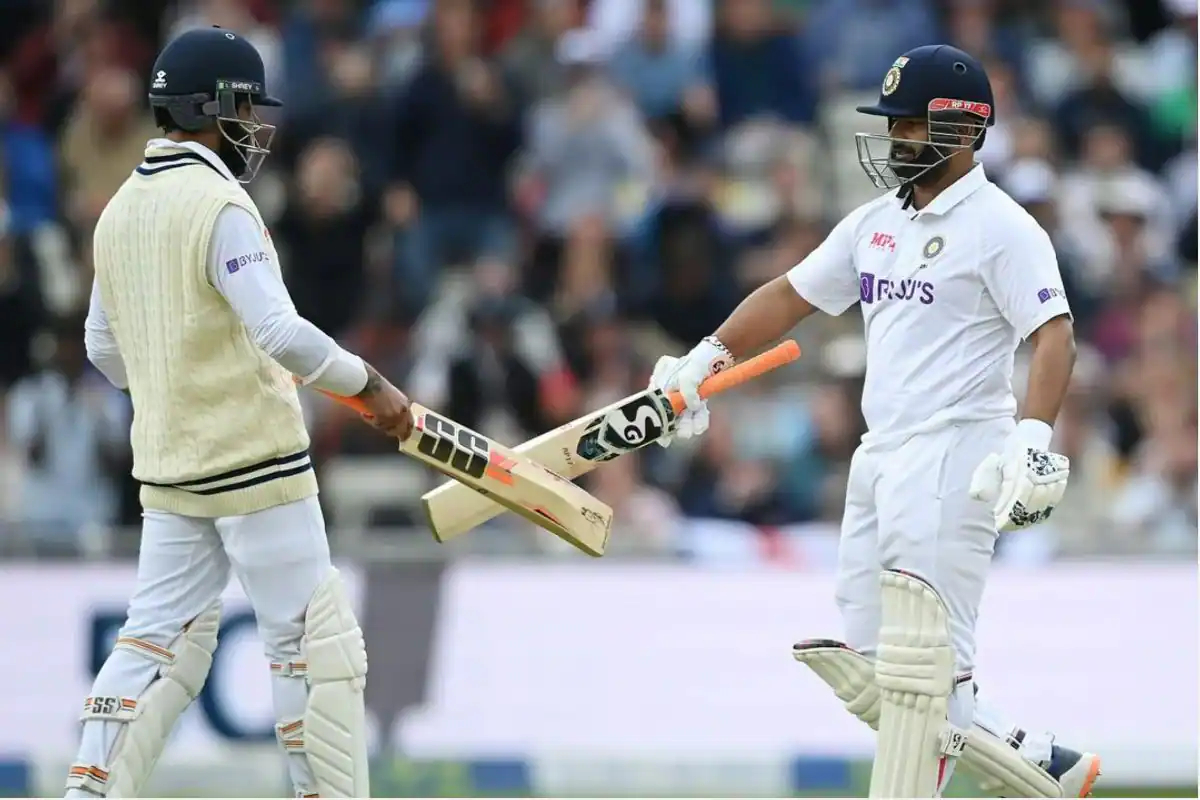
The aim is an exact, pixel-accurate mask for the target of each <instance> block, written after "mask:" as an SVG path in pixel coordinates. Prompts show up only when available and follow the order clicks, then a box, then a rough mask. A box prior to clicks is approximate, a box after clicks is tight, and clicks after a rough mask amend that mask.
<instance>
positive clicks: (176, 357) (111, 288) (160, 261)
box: [93, 146, 317, 517]
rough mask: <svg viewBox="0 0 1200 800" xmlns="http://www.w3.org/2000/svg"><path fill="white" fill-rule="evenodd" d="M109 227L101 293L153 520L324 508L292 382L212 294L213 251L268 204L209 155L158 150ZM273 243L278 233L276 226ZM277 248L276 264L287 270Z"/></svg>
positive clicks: (119, 201)
mask: <svg viewBox="0 0 1200 800" xmlns="http://www.w3.org/2000/svg"><path fill="white" fill-rule="evenodd" d="M146 157H147V162H146V163H145V164H143V166H141V167H139V168H138V170H137V171H135V172H134V173H133V174H132V175H131V176H130V177H129V179H128V180H127V181H126V182H125V183H124V185H122V187H121V188H120V189H119V190H118V191H117V193H116V195H114V196H113V198H112V200H111V201H110V202H109V204H108V206H107V207H106V208H105V209H104V212H103V214H101V216H100V219H99V221H98V222H97V224H96V230H95V235H94V240H93V253H94V261H95V270H96V280H97V284H98V286H99V290H100V296H101V300H102V302H103V305H104V309H105V313H106V314H107V316H108V319H109V324H110V325H111V326H112V329H113V333H114V335H115V337H116V340H117V344H118V346H119V347H120V351H121V356H122V358H123V360H124V362H125V367H126V371H127V373H128V377H129V392H130V395H131V397H132V398H133V408H134V416H133V431H132V445H133V461H134V463H133V476H134V477H135V478H136V479H137V480H139V481H140V482H141V483H142V490H141V500H142V505H143V506H144V507H145V508H150V509H158V510H162V511H169V512H173V513H176V514H183V515H187V516H196V517H223V516H234V515H239V514H249V513H252V512H255V511H260V510H262V509H265V508H270V507H272V506H276V505H281V504H283V503H289V502H292V501H295V500H300V499H302V498H305V497H311V496H312V495H314V494H316V493H317V482H316V477H315V475H314V474H313V469H312V464H311V462H310V460H309V457H308V452H307V451H308V446H309V437H308V432H307V431H306V429H305V426H304V419H303V415H302V413H301V410H300V401H299V397H298V396H297V393H296V387H295V384H294V383H293V381H292V377H291V375H289V374H288V372H287V371H286V370H284V369H283V368H282V367H280V366H279V365H278V364H276V363H275V362H274V361H273V360H271V358H269V357H268V356H267V355H266V354H265V353H264V352H262V350H260V349H259V348H258V347H257V346H256V345H255V344H254V342H253V340H252V339H251V338H250V334H249V332H248V331H247V330H246V328H245V326H244V325H243V324H242V322H241V320H239V319H238V317H237V315H236V314H235V313H234V312H233V310H232V309H231V308H230V307H229V305H228V303H227V302H226V301H225V299H224V298H223V297H222V296H221V295H220V293H218V292H217V291H216V290H215V289H214V288H213V287H212V285H211V283H210V281H209V277H208V266H207V265H208V258H209V243H210V241H211V239H212V234H213V228H214V225H215V223H216V219H217V215H218V214H219V213H220V211H221V210H222V209H223V208H225V206H227V205H230V204H233V205H236V206H240V207H242V208H244V209H246V210H247V211H248V212H250V213H251V214H252V215H253V216H254V217H255V219H257V220H258V221H259V223H260V224H261V223H262V217H261V216H260V215H259V213H258V209H257V208H256V207H255V205H254V201H253V200H251V198H250V196H249V195H247V194H246V192H245V190H244V189H242V187H241V185H240V184H238V183H237V182H235V181H232V180H229V179H228V178H227V177H226V176H225V175H223V174H221V173H220V172H219V171H218V170H217V169H216V168H215V167H213V166H212V165H211V164H208V163H207V162H206V161H204V159H203V157H202V156H200V155H199V154H197V153H194V152H192V151H189V150H185V149H182V148H179V149H175V148H163V147H153V146H152V147H149V148H147V150H146ZM263 230H264V231H265V230H266V226H265V225H264V226H263ZM265 240H266V248H267V252H266V256H267V260H268V261H269V263H265V264H261V263H260V264H255V265H254V268H255V269H273V270H276V271H278V270H279V268H280V267H279V259H278V256H277V255H276V253H275V248H274V246H273V245H272V244H271V242H270V238H269V236H268V237H265Z"/></svg>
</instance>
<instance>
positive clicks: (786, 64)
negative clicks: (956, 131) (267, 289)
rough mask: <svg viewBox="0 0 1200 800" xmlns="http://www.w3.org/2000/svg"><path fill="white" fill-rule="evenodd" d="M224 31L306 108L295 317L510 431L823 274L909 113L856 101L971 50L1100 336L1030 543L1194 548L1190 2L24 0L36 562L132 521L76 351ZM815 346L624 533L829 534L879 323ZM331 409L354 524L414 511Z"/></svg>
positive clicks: (9, 104)
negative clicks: (868, 343) (840, 223)
mask: <svg viewBox="0 0 1200 800" xmlns="http://www.w3.org/2000/svg"><path fill="white" fill-rule="evenodd" d="M210 24H216V25H221V26H223V27H227V28H230V29H233V30H236V31H239V32H241V33H242V34H244V35H245V36H246V37H247V38H249V39H250V40H251V41H253V42H254V43H255V44H256V45H257V46H258V48H259V50H260V51H261V53H262V54H263V57H264V60H265V62H266V65H267V71H268V80H269V84H270V87H271V92H272V94H276V95H279V96H281V97H283V98H284V100H285V102H286V106H285V108H284V109H282V111H281V114H280V115H278V116H277V117H275V118H273V119H271V120H270V121H273V122H276V123H278V125H279V131H278V134H277V135H276V137H275V140H274V143H273V153H272V156H271V157H270V158H269V159H268V161H267V167H266V169H265V170H264V172H263V174H261V175H260V177H259V178H258V179H257V181H256V182H255V183H253V184H251V185H250V187H249V189H250V191H251V193H252V194H253V195H254V197H255V199H256V200H257V201H258V203H259V205H260V207H261V209H262V211H263V214H264V217H265V218H266V219H267V221H268V223H269V225H270V228H271V232H272V238H273V240H274V242H275V243H276V245H277V247H278V249H279V251H280V254H281V258H282V260H283V266H284V269H285V273H286V277H287V281H288V284H289V286H290V289H291V292H292V294H293V297H294V299H295V302H296V305H297V307H298V309H299V310H300V312H301V313H302V314H303V315H305V316H306V317H308V318H309V319H311V320H312V321H313V322H315V323H316V324H317V325H319V326H320V327H322V328H323V329H324V330H326V331H327V332H329V333H330V334H331V335H333V336H334V337H336V338H338V339H339V340H340V341H342V342H343V343H345V344H346V345H347V346H349V347H351V348H352V349H354V350H356V351H357V352H359V353H361V354H362V355H364V357H366V358H367V359H368V360H369V361H371V362H372V363H373V364H375V365H376V366H377V367H379V368H380V369H381V370H382V371H384V372H385V373H387V374H388V375H389V377H391V378H392V379H393V380H394V381H395V382H396V383H397V385H399V386H401V387H403V388H404V389H405V390H406V391H408V392H409V394H410V395H411V396H412V397H413V398H414V399H418V400H420V401H421V402H423V403H425V404H427V405H430V406H433V407H435V408H439V409H442V410H443V411H444V412H445V413H446V414H447V415H448V416H450V417H451V418H453V419H456V420H459V421H461V422H463V423H465V424H467V425H469V426H472V427H475V428H477V429H480V430H482V431H484V432H486V433H489V434H490V435H492V436H494V437H496V438H498V439H500V440H502V441H505V442H510V443H513V444H516V443H518V442H520V441H524V440H525V439H528V438H531V437H532V436H533V435H536V434H537V433H540V432H542V431H545V430H548V429H549V428H551V427H554V426H556V425H558V424H560V423H562V422H565V421H568V420H571V419H574V418H576V417H578V416H580V415H581V414H582V413H584V412H585V411H587V410H590V409H592V408H597V407H600V406H603V405H606V404H608V403H610V402H612V401H613V400H615V399H618V398H620V397H622V396H624V395H626V394H628V393H630V392H633V391H637V390H639V389H641V388H642V387H644V386H645V384H646V381H647V379H648V375H649V370H650V367H651V366H652V365H653V363H654V360H655V359H656V358H657V357H658V356H659V355H661V354H662V353H672V354H681V353H682V352H685V351H686V350H687V349H688V348H689V347H690V346H691V345H692V344H693V343H694V342H695V341H696V340H698V339H699V338H700V337H702V336H704V335H706V334H708V333H710V332H711V331H712V330H713V329H714V328H715V327H716V326H717V325H718V324H719V323H720V322H721V320H722V319H723V318H724V317H725V315H726V314H727V313H728V312H729V311H730V310H732V308H733V307H734V306H735V305H736V304H737V303H738V302H739V301H740V299H741V298H742V297H744V296H745V295H746V294H747V293H748V292H749V291H752V290H753V289H754V288H755V287H757V286H759V285H761V284H762V283H763V282H765V281H767V280H770V279H771V278H773V277H775V276H777V275H779V274H781V273H782V272H783V271H785V270H786V269H788V268H789V267H791V266H792V265H793V264H795V263H796V262H798V261H799V260H801V259H802V258H804V256H805V254H806V253H808V252H809V251H810V250H811V249H812V248H814V247H815V246H816V245H817V244H818V243H819V242H820V241H821V239H822V237H823V236H824V234H825V233H826V232H827V231H828V230H829V229H830V227H831V226H832V224H833V223H835V222H836V221H837V220H838V219H839V218H840V217H841V216H842V215H843V214H845V213H846V212H847V211H848V210H849V209H850V208H852V207H854V206H855V205H856V204H858V203H860V202H862V201H864V200H866V199H868V198H869V197H871V196H872V192H873V190H872V188H871V186H870V184H869V183H868V181H867V180H866V178H865V176H863V175H862V174H861V172H860V171H859V168H858V166H857V162H856V160H855V151H854V144H853V133H854V131H855V130H864V129H869V128H874V127H878V125H879V121H877V120H872V119H870V118H864V117H861V116H858V115H856V114H855V113H854V110H853V109H854V106H855V105H856V104H857V103H859V102H861V101H862V100H863V99H864V98H871V97H873V96H875V95H877V92H878V86H879V84H880V81H881V80H882V77H883V75H884V72H885V71H886V70H887V68H888V67H889V66H890V64H891V62H892V61H893V60H894V59H895V57H896V56H897V55H899V54H900V53H902V52H903V51H905V50H907V49H909V48H912V47H915V46H918V45H921V44H928V43H934V42H950V43H953V44H955V45H957V46H959V47H961V48H963V49H965V50H967V51H969V52H971V53H972V54H974V55H976V56H978V57H980V58H981V59H982V60H983V61H984V62H985V64H986V66H987V68H988V70H989V73H990V75H991V79H992V83H993V87H994V89H995V93H996V105H997V118H998V121H997V125H996V127H995V129H994V130H992V131H990V132H989V134H988V137H987V142H986V145H985V147H984V148H983V150H982V151H981V152H980V154H979V157H980V160H981V161H982V162H983V163H984V165H985V168H986V170H987V172H988V175H989V176H990V177H991V179H992V180H994V181H996V182H997V183H998V184H999V185H1001V186H1002V187H1003V188H1004V189H1006V190H1007V191H1008V192H1009V193H1010V194H1011V195H1012V197H1013V198H1014V199H1016V200H1017V201H1018V202H1020V203H1021V204H1023V205H1024V206H1025V207H1027V208H1028V209H1029V210H1030V212H1031V213H1033V214H1034V215H1035V216H1037V218H1038V219H1039V220H1040V221H1041V222H1042V224H1043V225H1044V226H1045V227H1046V229H1047V230H1048V231H1050V233H1051V235H1052V237H1053V239H1054V241H1055V243H1056V245H1057V247H1058V253H1059V260H1060V264H1061V267H1062V270H1063V273H1064V278H1065V280H1066V282H1067V290H1068V294H1069V296H1070V299H1071V304H1072V307H1073V309H1074V312H1075V315H1076V330H1077V334H1078V336H1079V338H1080V342H1081V345H1080V358H1079V364H1078V367H1077V369H1076V373H1075V379H1074V383H1073V385H1072V388H1071V392H1070V397H1069V399H1068V401H1067V404H1066V407H1065V408H1064V410H1063V413H1062V417H1061V419H1060V421H1059V423H1058V426H1057V429H1056V439H1057V441H1056V448H1057V449H1058V450H1059V451H1060V452H1063V453H1065V454H1067V455H1068V456H1070V458H1071V460H1072V478H1071V485H1070V489H1069V491H1068V493H1067V497H1066V500H1065V501H1064V504H1063V506H1062V507H1061V508H1060V509H1059V510H1058V512H1057V514H1056V515H1055V517H1054V518H1053V519H1052V520H1051V522H1050V523H1048V524H1047V525H1044V526H1042V527H1041V528H1040V529H1038V530H1035V531H1030V532H1027V533H1023V534H1020V535H1019V536H1013V537H1007V538H1005V539H1004V540H1002V542H1001V557H1007V558H1013V559H1018V558H1024V559H1026V560H1033V561H1039V560H1044V559H1050V558H1056V557H1072V556H1089V555H1096V554H1113V555H1126V554H1149V555H1163V554H1193V553H1195V551H1196V545H1197V530H1196V528H1197V521H1196V492H1197V483H1196V481H1197V471H1196V453H1197V449H1196V445H1197V428H1196V424H1197V418H1196V386H1197V371H1196V370H1197V353H1196V330H1197V328H1196V292H1197V288H1196V261H1197V255H1196V243H1197V229H1196V211H1197V203H1196V200H1197V184H1196V168H1197V151H1196V120H1197V106H1196V72H1197V70H1196V66H1197V50H1196V0H1124V2H1120V1H1119V0H1040V1H1038V2H1035V1H1034V0H374V2H370V1H369V0H358V1H357V2H356V0H290V1H289V0H180V1H179V2H173V3H171V2H166V3H164V2H146V0H3V2H0V67H2V69H0V397H2V403H3V411H4V416H3V418H4V425H3V430H2V433H0V478H2V480H3V484H2V486H0V498H2V500H0V519H3V520H6V523H5V524H7V526H8V527H7V529H6V530H8V531H9V532H10V533H8V534H6V535H5V536H4V541H5V542H6V545H11V544H12V543H13V542H20V543H21V544H20V546H21V547H22V548H28V549H29V550H32V551H35V552H57V551H60V550H61V551H63V552H75V551H76V550H78V549H80V548H82V549H83V550H84V551H87V550H88V548H90V547H93V546H100V545H97V544H96V543H97V542H103V541H106V539H105V536H106V533H105V532H106V531H107V530H108V529H109V528H110V527H112V526H120V525H130V524H133V525H136V523H137V521H138V509H137V499H136V486H134V485H133V483H132V480H131V479H130V478H129V477H128V473H129V458H130V457H129V452H128V444H127V436H126V434H127V430H128V423H129V418H130V414H131V411H130V409H129V407H128V405H127V403H126V401H125V398H124V396H123V395H120V394H118V393H115V392H114V391H112V390H111V389H110V387H108V386H107V384H106V383H105V382H104V381H103V379H102V378H100V377H99V376H98V375H97V374H95V373H93V372H91V371H90V370H89V368H88V365H87V364H86V360H85V358H84V354H83V350H82V324H81V319H82V312H83V310H84V307H85V305H86V298H87V292H88V287H89V286H90V281H91V275H90V264H89V261H90V246H89V233H90V229H91V227H92V225H93V223H94V221H95V219H96V218H97V215H98V214H99V212H100V210H101V209H102V208H103V206H104V204H105V202H106V201H107V199H108V198H109V197H110V196H111V194H112V193H113V192H114V191H115V189H116V188H117V187H118V186H119V185H120V183H121V182H122V181H123V180H124V179H125V177H126V176H127V175H128V174H129V172H130V170H131V169H132V168H133V167H134V166H135V165H136V164H137V163H138V162H139V161H140V159H141V155H142V149H143V147H144V144H145V142H146V140H147V139H149V138H151V137H153V136H154V135H155V133H156V131H155V129H154V127H153V123H152V120H151V119H150V116H149V115H148V113H147V108H146V103H145V93H146V90H147V84H148V80H149V75H150V65H151V64H152V61H153V58H154V54H155V52H156V50H157V48H158V47H159V46H160V44H161V43H162V42H163V41H166V40H167V39H169V38H170V37H171V36H173V35H175V34H177V33H178V32H180V31H182V30H184V29H186V28H189V27H194V26H201V25H210ZM168 267H169V265H164V268H168ZM796 337H797V338H798V339H799V340H800V342H801V344H802V346H803V347H804V349H805V353H806V355H805V358H803V359H802V360H801V361H800V362H798V364H797V365H796V366H795V367H794V368H789V369H787V370H784V371H782V372H781V373H780V374H778V375H776V376H772V377H771V378H769V379H765V380H763V381H760V382H759V383H758V384H756V385H754V386H752V387H748V388H746V389H745V390H739V391H738V392H737V393H734V395H732V396H729V397H728V398H725V399H723V400H722V401H721V402H720V403H719V404H718V405H717V407H716V408H715V411H714V415H713V418H714V423H713V427H712V430H711V432H710V433H709V434H707V435H706V437H705V438H704V439H703V440H702V441H700V442H698V443H696V444H694V445H692V446H690V447H685V446H676V447H672V448H671V449H670V450H664V449H661V448H655V447H651V448H648V449H647V450H645V451H643V452H642V453H641V454H640V455H639V456H638V457H628V458H624V459H620V460H618V461H616V462H613V463H612V464H610V465H607V466H606V467H605V468H603V469H602V470H600V471H598V472H597V473H594V474H593V476H591V478H589V479H588V481H587V486H588V488H589V489H591V490H592V491H593V492H594V493H595V494H597V495H598V496H599V497H601V498H602V499H604V500H605V501H607V502H609V503H610V504H612V505H613V506H614V508H615V509H616V511H617V515H618V523H617V531H616V534H615V535H614V549H615V550H623V549H629V550H647V551H652V552H653V551H680V550H683V551H689V552H693V553H701V554H708V555H709V556H710V557H721V556H720V554H721V553H727V554H729V556H728V557H730V558H733V557H737V556H739V555H741V556H744V555H745V554H747V553H750V554H752V555H754V556H755V557H777V558H784V559H786V558H788V557H789V554H790V555H791V556H793V557H794V556H796V553H797V552H800V553H803V552H807V551H806V550H805V549H804V548H805V547H809V546H810V545H811V547H812V548H816V549H817V550H819V549H820V547H822V546H824V545H822V544H812V543H825V544H827V543H828V542H831V541H833V538H834V537H833V536H832V535H831V534H832V533H834V532H836V522H837V520H838V518H839V516H840V512H841V498H842V493H843V487H844V481H845V473H846V470H847V466H848V460H849V456H850V454H851V452H852V451H853V449H854V446H855V444H856V443H857V440H858V437H859V436H860V435H861V433H862V428H863V423H862V420H861V417H860V414H859V411H858V407H857V400H858V395H859V388H860V384H861V378H862V366H863V363H864V361H863V353H862V335H861V320H860V319H859V317H858V315H857V312H856V311H854V310H852V311H851V312H850V313H848V314H847V315H845V316H844V317H842V318H839V319H824V318H823V319H819V320H811V321H809V322H806V323H805V324H804V325H802V326H800V328H799V329H798V330H797V331H796ZM783 372H786V374H783ZM1021 373H1022V369H1021V367H1020V366H1019V367H1018V376H1019V377H1020V375H1021ZM308 411H309V412H310V414H311V422H312V427H313V430H314V454H315V456H316V457H317V458H318V459H319V463H320V464H321V466H322V472H323V473H324V476H325V482H324V489H323V492H324V497H325V498H326V505H327V507H328V508H329V509H330V513H331V515H332V516H333V519H332V523H333V525H334V526H335V528H354V527H362V526H383V525H398V526H404V525H410V524H419V519H420V515H419V512H417V513H414V506H415V500H416V497H417V496H419V494H420V492H421V491H424V489H425V488H427V487H428V485H429V480H428V478H427V477H426V476H425V474H424V473H423V472H422V471H421V470H420V468H419V467H416V466H415V465H413V464H411V463H409V462H406V461H405V460H403V459H400V458H397V457H396V456H395V455H394V453H391V452H389V451H390V447H389V445H388V443H387V442H386V441H383V440H381V439H380V438H379V437H378V436H376V435H375V434H374V432H373V431H371V430H370V429H368V428H366V427H365V426H363V425H361V424H359V423H358V422H357V420H356V419H355V418H354V417H352V416H350V415H347V414H345V413H344V412H342V411H340V410H338V409H336V408H333V407H331V406H329V405H327V404H324V403H321V402H316V401H312V405H311V406H310V407H309V408H308ZM414 470H415V472H414ZM815 551H816V550H814V552H815Z"/></svg>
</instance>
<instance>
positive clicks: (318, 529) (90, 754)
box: [76, 496, 333, 784]
mask: <svg viewBox="0 0 1200 800" xmlns="http://www.w3.org/2000/svg"><path fill="white" fill-rule="evenodd" d="M332 569H333V565H332V563H331V561H330V556H329V541H328V539H327V538H326V534H325V522H324V519H323V517H322V515H321V506H320V503H319V502H318V500H317V498H316V497H315V496H314V497H309V498H306V499H304V500H298V501H296V502H293V503H287V504H285V505H281V506H275V507H274V508H269V509H266V510H263V511H259V512H256V513H254V514H246V515H243V516H236V517H223V518H218V519H202V518H196V517H183V516H179V515H177V514H169V513H166V512H163V511H154V510H147V511H146V512H145V513H144V514H143V524H142V540H141V550H140V553H139V556H138V570H137V584H136V587H135V589H134V593H133V598H132V599H131V600H130V601H129V611H128V616H127V619H126V622H125V625H124V626H123V627H122V628H121V632H120V634H119V635H120V636H122V637H131V638H134V639H141V640H143V641H146V642H149V643H151V644H153V645H158V646H159V647H163V648H166V647H167V646H168V645H169V644H170V643H171V641H172V640H173V639H174V638H175V637H176V636H178V635H179V632H180V631H181V630H182V629H183V627H184V626H185V625H186V624H188V623H189V622H190V621H191V620H193V619H194V618H196V617H197V616H199V615H200V614H201V613H203V612H204V611H205V610H207V609H209V608H210V607H211V606H212V605H213V604H214V603H215V602H217V601H218V600H219V598H220V596H221V593H222V592H223V591H224V590H225V588H226V586H227V585H228V583H229V579H230V577H231V576H236V577H237V579H238V581H239V583H241V585H242V588H243V589H244V590H245V592H246V596H247V598H248V599H249V601H250V605H251V607H252V608H253V610H254V615H255V618H256V621H257V624H258V633H259V636H260V637H261V639H262V642H263V647H264V649H265V651H266V656H267V660H268V661H269V662H274V663H283V664H287V663H290V662H297V661H300V660H301V658H300V642H301V638H302V637H303V635H304V616H305V611H306V609H307V607H308V604H309V601H310V600H311V599H312V596H313V593H314V591H315V590H316V588H317V584H318V583H320V581H321V580H322V579H323V578H325V577H326V576H327V575H328V574H329V572H330V571H331V570H332ZM157 668H158V665H157V664H156V663H155V662H153V661H149V660H147V659H145V658H143V657H141V656H139V655H138V654H137V653H133V652H130V651H129V650H120V649H118V650H114V651H113V653H112V654H111V655H110V656H109V657H108V659H107V660H106V661H105V662H104V665H103V667H101V669H100V672H99V673H98V674H97V675H96V680H95V682H94V684H93V686H92V696H114V695H115V696H122V697H139V696H141V695H142V694H143V693H144V692H145V690H146V688H147V687H148V686H149V685H150V684H151V682H152V681H153V680H154V679H155V677H156V675H157ZM263 669H264V670H265V669H268V665H267V663H264V664H263ZM271 681H272V684H271V688H272V697H273V701H274V705H275V715H276V718H277V719H281V720H285V719H297V718H299V717H302V716H303V714H304V710H305V706H306V704H307V698H308V692H307V688H306V686H305V683H304V681H303V680H297V679H295V678H293V677H288V676H281V675H277V674H272V677H271ZM119 729H120V724H119V723H114V722H107V721H101V720H89V721H87V722H85V723H84V725H83V732H82V738H81V741H80V749H79V756H78V758H77V759H76V762H77V763H82V764H106V763H107V762H108V757H109V753H110V751H111V749H112V746H113V743H114V741H115V739H116V736H117V733H118V731H119ZM287 761H288V770H289V773H290V774H291V776H292V780H293V783H296V784H305V783H311V781H307V780H306V779H307V778H309V777H310V776H309V771H308V765H307V762H306V761H305V756H304V754H303V753H298V754H288V756H287Z"/></svg>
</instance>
